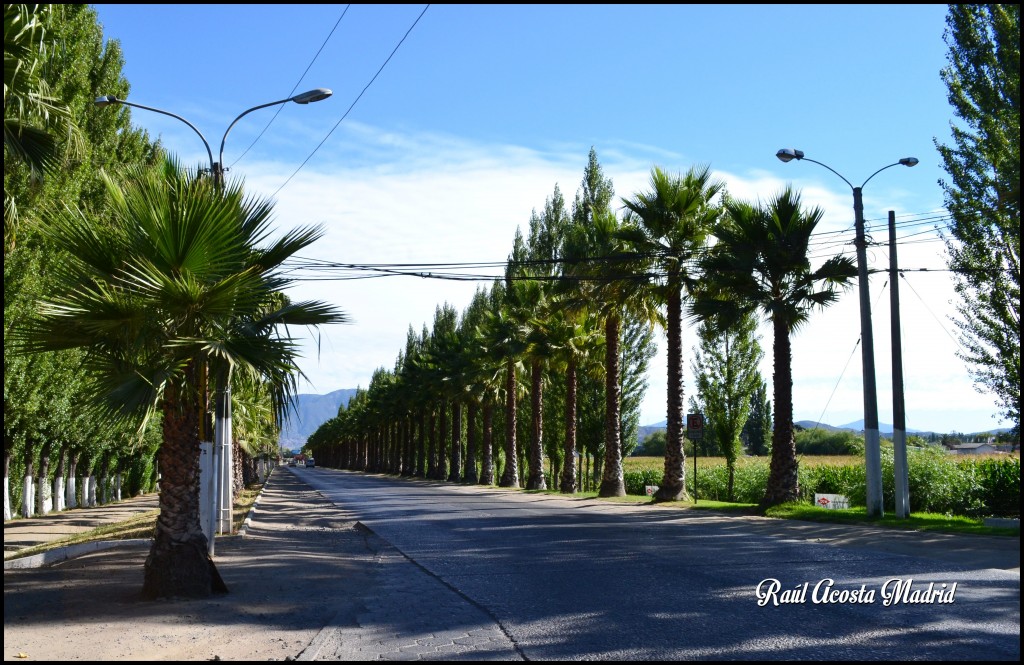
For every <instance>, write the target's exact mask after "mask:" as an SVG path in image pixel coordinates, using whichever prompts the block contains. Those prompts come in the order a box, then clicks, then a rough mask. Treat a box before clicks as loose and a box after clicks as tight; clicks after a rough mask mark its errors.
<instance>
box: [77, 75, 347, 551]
mask: <svg viewBox="0 0 1024 665" xmlns="http://www.w3.org/2000/svg"><path fill="white" fill-rule="evenodd" d="M332 94H333V93H332V92H331V91H330V90H329V89H327V88H314V89H313V90H308V91H306V92H303V93H300V94H298V95H295V96H293V97H288V98H287V99H279V100H277V101H276V102H269V103H267V104H260V105H259V106H253V107H252V108H250V109H246V110H245V111H242V112H241V113H240V114H238V116H237V117H235V119H234V120H232V121H231V124H230V125H228V128H227V130H226V131H225V132H224V137H223V138H222V139H221V141H220V152H219V153H218V161H216V162H215V161H213V150H211V149H210V143H209V142H208V141H207V140H206V137H205V136H203V133H202V132H200V131H199V129H197V128H196V126H195V125H193V124H192V123H191V122H189V121H188V120H186V119H185V118H182V117H181V116H180V115H177V114H174V113H171V112H169V111H164V110H163V109H158V108H154V107H152V106H144V105H142V104H136V103H134V102H129V101H126V100H124V99H118V98H117V97H115V96H114V95H103V96H100V97H97V98H96V102H95V104H96V106H99V107H104V106H110V105H111V104H121V105H123V106H131V107H134V108H138V109H144V110H146V111H153V112H154V113H161V114H163V115H167V116H170V117H172V118H176V119H178V120H180V121H182V122H183V123H185V124H186V125H188V126H189V127H190V128H191V129H192V131H194V132H195V133H196V134H197V135H198V136H199V138H200V139H201V140H202V141H203V145H204V146H205V147H206V154H207V156H208V157H209V158H210V173H211V175H212V176H213V182H214V186H215V187H216V189H217V191H218V192H220V191H222V190H223V188H224V143H225V142H226V141H227V139H228V133H230V132H231V129H232V128H233V127H234V126H235V124H236V123H237V122H238V121H239V120H241V119H242V118H243V117H245V116H246V115H248V114H250V113H252V112H253V111H258V110H259V109H264V108H267V107H268V106H277V105H279V104H287V103H288V102H295V103H296V104H311V103H313V102H319V101H321V100H324V99H327V98H328V97H330V96H331V95H332ZM205 420H206V419H205V418H203V419H201V420H200V440H202V439H204V438H205V437H206V431H205V424H204V423H205ZM218 450H219V451H220V452H219V453H218V452H217V451H218ZM213 457H214V461H213V464H212V465H211V466H212V467H213V471H212V476H213V486H212V487H211V489H210V492H211V502H212V504H213V506H212V510H211V511H210V515H209V518H210V519H212V520H213V524H208V523H207V522H206V520H205V519H204V520H202V521H203V525H202V526H203V531H204V532H205V533H206V535H207V538H208V540H209V553H210V555H211V556H213V553H214V546H213V540H214V536H213V532H214V531H215V530H218V531H219V532H220V533H225V532H227V533H230V532H231V508H232V497H231V494H232V493H231V492H230V491H228V490H227V488H228V487H230V486H231V480H232V464H231V386H230V385H226V386H222V387H221V388H220V389H219V390H218V391H217V400H216V406H215V422H214V445H213ZM214 525H217V526H214Z"/></svg>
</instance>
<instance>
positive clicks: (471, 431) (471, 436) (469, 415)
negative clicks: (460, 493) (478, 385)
mask: <svg viewBox="0 0 1024 665" xmlns="http://www.w3.org/2000/svg"><path fill="white" fill-rule="evenodd" d="M478 410H479V406H478V405H477V402H476V400H475V399H470V400H469V405H468V406H466V470H465V473H463V474H462V479H463V480H464V481H465V482H467V483H470V484H472V485H476V484H477V482H478V481H479V480H480V476H479V474H478V473H477V470H476V413H477V411H478Z"/></svg>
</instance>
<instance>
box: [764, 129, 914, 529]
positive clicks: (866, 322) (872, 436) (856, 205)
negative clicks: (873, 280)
mask: <svg viewBox="0 0 1024 665" xmlns="http://www.w3.org/2000/svg"><path fill="white" fill-rule="evenodd" d="M775 156H776V157H778V158H779V159H780V160H781V161H783V162H790V161H792V160H794V159H798V160H802V161H807V162H813V163H815V164H817V165H818V166H824V167H825V168H826V169H828V170H829V171H832V173H835V174H836V175H837V176H839V177H840V178H841V179H842V181H843V182H845V183H846V184H847V185H849V186H850V189H852V190H853V212H854V219H855V222H856V230H857V240H856V245H857V278H858V282H859V285H860V339H861V363H862V365H863V368H864V462H865V467H866V471H867V504H868V506H867V508H868V511H867V512H868V515H869V516H873V517H881V516H882V514H883V510H884V508H883V505H882V451H881V440H880V437H879V433H878V394H877V390H876V387H875V343H874V338H873V336H872V334H871V300H870V293H869V290H868V266H867V250H866V244H867V243H866V241H865V239H864V201H863V198H862V196H861V192H862V190H863V189H864V185H866V184H868V181H869V180H871V179H872V178H874V177H875V176H876V175H878V174H879V173H881V172H882V171H884V170H886V169H888V168H892V167H893V166H916V165H917V163H918V160H917V158H916V157H904V158H903V159H901V160H899V161H898V162H893V163H892V164H889V165H887V166H883V167H882V168H880V169H878V170H877V171H875V172H874V173H872V174H871V175H870V176H868V179H867V180H865V181H864V182H863V183H862V184H861V186H860V187H854V186H853V184H852V183H851V182H850V181H849V180H847V179H846V178H844V177H843V176H842V175H841V174H840V173H839V172H838V171H836V170H835V169H833V168H832V167H831V166H829V165H828V164H822V163H821V162H818V161H815V160H813V159H810V158H808V157H805V156H804V152H803V150H796V149H795V148H783V149H781V150H779V151H778V152H777V153H775ZM900 477H901V473H900V470H899V469H897V472H896V478H897V482H899V479H900ZM900 489H901V488H897V492H896V495H897V497H899V496H902V493H901V492H900ZM905 509H906V507H905V506H904V507H903V509H902V510H898V512H903V510H905ZM908 514H909V513H908ZM906 516H907V514H901V515H900V517H906Z"/></svg>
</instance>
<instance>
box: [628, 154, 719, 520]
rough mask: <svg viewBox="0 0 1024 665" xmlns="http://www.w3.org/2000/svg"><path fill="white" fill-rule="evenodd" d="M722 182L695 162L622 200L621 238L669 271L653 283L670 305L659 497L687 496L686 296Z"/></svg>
mask: <svg viewBox="0 0 1024 665" xmlns="http://www.w3.org/2000/svg"><path fill="white" fill-rule="evenodd" d="M723 187H724V183H722V182H721V181H718V180H712V178H711V171H710V168H709V167H708V166H699V167H693V168H691V169H690V170H689V171H687V172H686V175H684V176H670V175H668V174H667V173H665V172H664V171H663V170H661V169H660V168H658V167H655V168H654V169H652V170H651V190H650V191H649V192H642V193H638V194H636V195H635V196H634V197H633V198H632V199H630V200H623V204H624V205H625V207H626V216H625V220H624V221H625V223H626V226H625V228H624V229H623V233H622V235H623V237H625V238H626V239H627V240H628V241H629V242H631V243H632V244H633V246H634V247H635V248H636V250H637V251H638V252H640V253H642V254H645V255H649V256H650V257H652V258H653V263H654V264H655V265H656V266H657V267H658V268H659V269H660V270H661V271H663V272H664V273H665V277H664V279H663V280H660V281H658V282H652V283H651V284H652V290H653V291H654V293H655V296H656V297H657V298H658V299H659V300H660V301H661V302H664V303H665V305H666V322H667V325H666V333H667V336H668V349H667V351H668V417H667V419H666V420H667V426H666V429H667V432H666V439H667V443H666V445H665V472H664V475H663V476H662V480H661V484H660V485H659V486H658V491H657V493H656V494H655V495H654V500H655V501H678V500H681V499H684V498H686V464H685V463H686V456H685V454H684V453H683V339H682V330H683V297H684V296H685V295H686V294H688V293H689V292H690V290H691V289H692V288H693V285H694V283H695V276H694V275H693V274H692V272H691V269H692V268H691V266H693V262H694V260H695V259H696V258H697V257H698V255H699V253H700V252H701V251H702V250H703V249H704V247H705V244H706V242H707V238H708V235H709V234H710V232H711V228H712V226H713V224H714V223H715V221H716V220H717V218H718V217H719V215H720V208H719V206H717V205H716V204H715V203H714V199H715V197H716V196H717V195H718V193H719V192H720V191H722V189H723Z"/></svg>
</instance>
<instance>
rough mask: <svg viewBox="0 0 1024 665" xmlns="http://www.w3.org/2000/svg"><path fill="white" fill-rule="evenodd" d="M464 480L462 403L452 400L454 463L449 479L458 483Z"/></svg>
mask: <svg viewBox="0 0 1024 665" xmlns="http://www.w3.org/2000/svg"><path fill="white" fill-rule="evenodd" d="M461 480H462V404H460V403H459V401H458V400H453V401H452V465H451V470H450V471H449V472H448V481H449V482H453V483H457V482H460V481H461Z"/></svg>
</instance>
